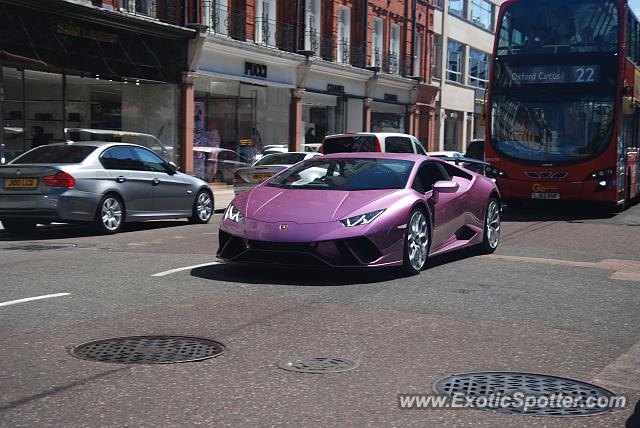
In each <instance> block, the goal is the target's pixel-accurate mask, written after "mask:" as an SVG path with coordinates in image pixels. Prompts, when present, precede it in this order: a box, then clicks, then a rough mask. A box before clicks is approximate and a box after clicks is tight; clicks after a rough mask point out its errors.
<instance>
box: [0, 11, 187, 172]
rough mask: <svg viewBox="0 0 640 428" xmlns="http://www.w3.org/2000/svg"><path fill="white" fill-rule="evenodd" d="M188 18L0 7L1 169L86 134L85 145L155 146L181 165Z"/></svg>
mask: <svg viewBox="0 0 640 428" xmlns="http://www.w3.org/2000/svg"><path fill="white" fill-rule="evenodd" d="M196 12H197V9H196V8H195V7H194V5H193V4H192V3H190V2H184V1H178V0H104V1H101V0H74V1H71V0H69V1H65V0H38V1H33V0H0V85H1V88H0V89H2V90H1V91H0V95H1V99H0V129H2V130H3V132H2V141H1V142H2V144H4V152H5V153H4V157H5V160H6V161H9V160H10V159H12V158H14V157H15V156H17V155H18V154H20V153H22V152H24V151H26V150H29V149H30V148H31V147H32V146H34V145H36V144H41V143H43V142H44V143H49V142H58V141H65V140H67V139H69V138H73V139H76V137H78V136H80V134H81V133H82V132H84V131H82V130H87V129H91V130H93V131H94V132H92V133H91V134H90V135H87V136H86V137H85V138H86V139H96V138H97V139H108V140H119V141H129V142H137V143H146V144H148V145H150V146H159V147H164V148H165V152H164V154H165V155H166V156H167V157H170V158H171V159H172V160H174V161H176V162H178V163H180V164H181V165H182V166H183V167H186V166H188V165H187V164H189V162H186V160H187V159H190V158H191V153H190V152H189V153H188V154H187V153H186V151H185V149H186V146H185V144H184V141H190V140H192V139H193V137H192V135H190V134H189V130H190V129H192V128H193V126H192V125H191V126H190V125H189V123H190V122H191V121H192V120H193V112H192V103H193V101H192V98H193V97H192V96H191V97H190V93H192V89H191V85H192V84H191V81H190V75H189V71H190V70H191V69H193V67H194V65H193V61H194V59H195V58H194V52H196V51H197V50H198V37H199V32H198V31H197V29H193V28H188V24H189V23H190V22H193V21H195V22H197V14H196ZM191 95H192V94H191ZM99 130H103V131H102V133H101V131H99ZM107 131H108V132H107ZM145 139H146V140H145ZM36 140H37V141H36Z"/></svg>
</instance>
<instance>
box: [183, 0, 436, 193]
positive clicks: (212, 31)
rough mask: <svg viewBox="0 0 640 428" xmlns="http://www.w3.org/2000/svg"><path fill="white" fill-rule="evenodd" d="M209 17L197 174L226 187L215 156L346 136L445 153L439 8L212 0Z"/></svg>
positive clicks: (418, 0) (409, 2)
mask: <svg viewBox="0 0 640 428" xmlns="http://www.w3.org/2000/svg"><path fill="white" fill-rule="evenodd" d="M201 13H202V15H201V16H202V23H203V24H204V25H206V26H207V32H206V33H207V37H206V41H205V42H204V45H203V47H202V51H201V55H200V57H199V65H198V68H197V73H196V79H195V81H194V85H195V94H194V106H195V108H194V110H195V112H194V114H195V119H194V127H195V129H194V141H193V145H194V148H193V150H194V158H193V161H194V174H195V175H199V176H201V177H202V178H205V179H207V180H209V181H217V180H220V179H223V177H222V176H221V173H220V171H216V170H215V169H214V168H211V167H209V166H208V165H209V164H211V165H213V164H214V162H210V163H209V161H210V160H212V159H210V155H209V153H212V151H213V150H212V149H214V148H225V149H229V150H230V151H232V152H235V153H237V154H239V155H240V156H243V157H245V158H251V157H252V155H253V154H255V153H256V152H259V151H260V149H261V148H263V147H265V146H267V145H283V146H286V147H288V148H289V149H290V150H296V151H299V150H313V149H314V148H317V146H318V145H319V143H320V142H321V141H322V138H323V137H324V136H325V135H329V134H333V133H339V132H358V131H396V132H408V133H412V134H415V135H417V136H418V137H419V138H420V139H421V140H422V141H423V142H424V143H425V145H427V144H431V145H432V146H433V145H434V141H435V135H436V128H435V97H436V93H437V91H438V87H437V86H435V85H433V84H432V83H431V78H432V76H431V72H432V67H431V66H430V59H431V57H430V54H429V53H430V51H431V49H432V48H433V43H434V32H433V26H434V13H435V8H434V6H433V5H432V4H429V3H428V2H426V1H423V0H394V1H387V0H369V1H366V0H261V1H259V2H256V1H253V0H204V1H203V3H202V10H201ZM224 156H232V157H233V155H231V154H229V153H226V154H224ZM235 160H237V158H233V159H230V161H235ZM217 163H218V162H217Z"/></svg>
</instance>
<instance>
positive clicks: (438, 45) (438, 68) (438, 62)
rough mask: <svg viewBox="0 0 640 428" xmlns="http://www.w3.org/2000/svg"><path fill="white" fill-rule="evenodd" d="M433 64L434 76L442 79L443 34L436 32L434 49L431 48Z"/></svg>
mask: <svg viewBox="0 0 640 428" xmlns="http://www.w3.org/2000/svg"><path fill="white" fill-rule="evenodd" d="M431 66H432V67H433V68H432V75H433V77H435V78H437V79H440V78H441V77H442V36H440V35H439V34H435V35H434V36H433V49H431Z"/></svg>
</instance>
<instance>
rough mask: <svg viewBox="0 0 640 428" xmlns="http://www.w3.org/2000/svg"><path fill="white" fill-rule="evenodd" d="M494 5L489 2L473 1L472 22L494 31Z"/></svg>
mask: <svg viewBox="0 0 640 428" xmlns="http://www.w3.org/2000/svg"><path fill="white" fill-rule="evenodd" d="M493 11H494V6H493V4H491V3H489V2H488V1H487V0H472V1H471V22H473V23H474V24H475V25H477V26H478V27H482V28H484V29H486V30H490V31H493Z"/></svg>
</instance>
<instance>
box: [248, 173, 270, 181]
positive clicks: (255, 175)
mask: <svg viewBox="0 0 640 428" xmlns="http://www.w3.org/2000/svg"><path fill="white" fill-rule="evenodd" d="M271 176H273V174H252V175H251V178H253V179H254V180H256V181H258V180H264V179H265V178H269V177H271Z"/></svg>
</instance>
